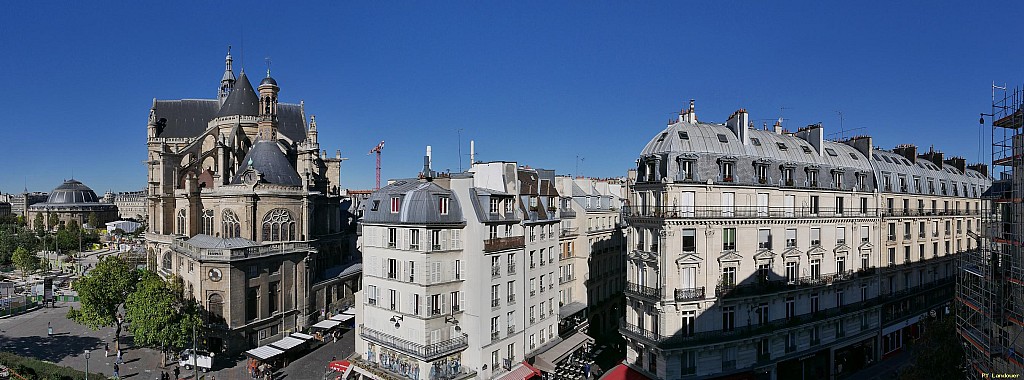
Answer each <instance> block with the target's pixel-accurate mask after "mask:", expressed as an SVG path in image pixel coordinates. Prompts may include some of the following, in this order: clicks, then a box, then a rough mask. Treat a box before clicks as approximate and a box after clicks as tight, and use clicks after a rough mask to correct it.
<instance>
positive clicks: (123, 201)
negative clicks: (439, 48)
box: [112, 190, 149, 222]
mask: <svg viewBox="0 0 1024 380" xmlns="http://www.w3.org/2000/svg"><path fill="white" fill-rule="evenodd" d="M112 198H113V200H112V203H114V205H115V206H117V212H118V214H119V215H120V217H121V219H134V220H138V221H140V222H141V221H145V220H146V219H148V217H149V209H148V208H147V207H146V191H145V190H141V191H127V192H120V193H114V194H112Z"/></svg>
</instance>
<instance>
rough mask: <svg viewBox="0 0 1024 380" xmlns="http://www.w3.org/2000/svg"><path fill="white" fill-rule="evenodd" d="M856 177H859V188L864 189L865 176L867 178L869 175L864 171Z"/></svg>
mask: <svg viewBox="0 0 1024 380" xmlns="http://www.w3.org/2000/svg"><path fill="white" fill-rule="evenodd" d="M856 177H857V189H858V190H864V182H865V178H867V175H866V174H864V173H857V174H856Z"/></svg>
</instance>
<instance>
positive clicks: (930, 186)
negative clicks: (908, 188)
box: [928, 179, 935, 194]
mask: <svg viewBox="0 0 1024 380" xmlns="http://www.w3.org/2000/svg"><path fill="white" fill-rule="evenodd" d="M928 194H935V181H934V180H930V179H929V180H928Z"/></svg>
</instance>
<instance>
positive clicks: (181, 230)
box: [177, 209, 186, 235]
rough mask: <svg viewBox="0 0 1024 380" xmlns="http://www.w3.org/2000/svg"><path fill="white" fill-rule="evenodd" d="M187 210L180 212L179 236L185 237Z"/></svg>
mask: <svg viewBox="0 0 1024 380" xmlns="http://www.w3.org/2000/svg"><path fill="white" fill-rule="evenodd" d="M185 220H186V219H185V209H181V210H178V218H177V221H178V230H177V233H178V235H185V234H186V232H185Z"/></svg>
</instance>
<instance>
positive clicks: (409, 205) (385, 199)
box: [363, 179, 465, 224]
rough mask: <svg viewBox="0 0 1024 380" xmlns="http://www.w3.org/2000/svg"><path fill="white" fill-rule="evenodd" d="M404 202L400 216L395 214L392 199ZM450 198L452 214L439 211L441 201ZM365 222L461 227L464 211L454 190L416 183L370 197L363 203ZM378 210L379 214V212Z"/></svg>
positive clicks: (400, 183) (395, 186)
mask: <svg viewBox="0 0 1024 380" xmlns="http://www.w3.org/2000/svg"><path fill="white" fill-rule="evenodd" d="M393 197H398V198H399V199H400V202H401V206H400V208H399V212H396V213H393V212H391V198H393ZM441 197H447V198H448V214H446V215H442V214H441V212H440V210H439V204H440V198H441ZM363 204H364V205H366V209H365V210H364V211H363V221H364V222H367V223H388V224H394V223H408V224H461V223H465V219H463V217H462V207H461V206H460V205H459V200H458V198H457V197H455V194H453V193H452V191H451V190H449V189H445V188H443V187H441V186H439V185H438V184H436V183H434V182H425V181H419V180H415V179H408V180H402V181H396V182H394V183H392V184H390V185H388V186H386V187H382V188H381V189H380V190H377V191H375V192H373V194H370V198H369V199H367V201H366V202H364V203H363ZM375 208H376V210H375Z"/></svg>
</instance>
